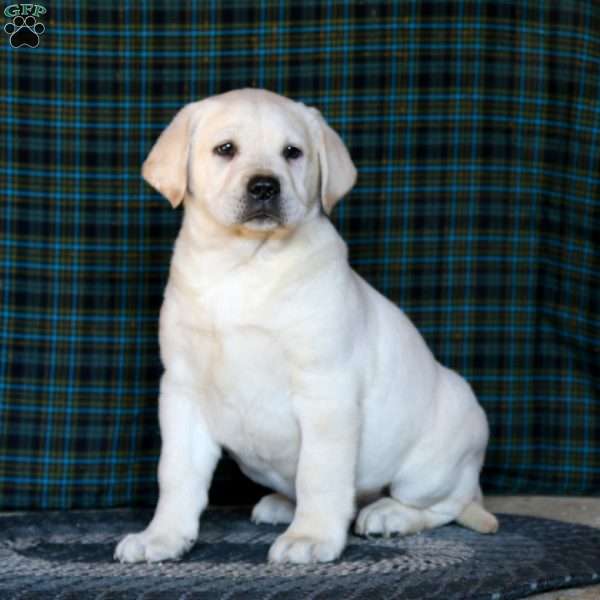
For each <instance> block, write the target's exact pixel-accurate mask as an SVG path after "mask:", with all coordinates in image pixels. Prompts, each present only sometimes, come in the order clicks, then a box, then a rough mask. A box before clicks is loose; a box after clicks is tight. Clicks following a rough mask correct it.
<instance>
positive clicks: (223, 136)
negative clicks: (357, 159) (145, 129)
mask: <svg viewBox="0 0 600 600" xmlns="http://www.w3.org/2000/svg"><path fill="white" fill-rule="evenodd" d="M142 174H143V176H144V178H145V179H146V181H147V182H148V183H149V184H150V185H152V186H153V187H154V188H156V189H157V190H158V191H159V192H160V193H161V194H163V195H164V196H165V197H166V198H167V199H168V200H169V202H170V203H171V204H172V206H173V207H175V206H177V205H178V204H179V203H180V202H181V201H182V200H183V198H184V196H186V192H187V196H188V198H189V201H190V202H191V203H192V204H195V203H201V205H202V206H203V208H204V209H205V210H206V211H207V212H208V214H209V215H210V216H211V217H212V218H213V219H215V220H216V221H217V222H218V223H220V224H221V225H224V226H226V227H230V226H236V227H240V226H241V227H244V228H248V229H251V230H259V231H260V230H272V229H276V228H278V227H294V226H295V225H297V224H298V223H300V222H301V221H302V220H303V219H305V218H306V217H307V215H309V214H314V213H315V212H317V211H318V210H319V204H321V205H322V206H323V208H324V210H325V211H326V212H327V213H329V212H330V211H331V210H332V208H333V206H334V205H335V203H336V202H337V201H338V200H339V199H340V198H341V197H342V196H343V195H344V194H345V193H346V192H348V191H349V190H350V188H351V187H352V186H353V185H354V181H355V180H356V169H355V168H354V165H353V163H352V160H351V159H350V155H349V154H348V150H347V149H346V147H345V146H344V143H343V142H342V140H341V139H340V137H339V136H338V135H337V133H335V131H333V129H331V127H329V126H328V125H327V124H326V123H325V121H324V119H323V117H322V116H321V114H320V113H319V111H318V110H316V109H314V108H309V107H307V106H304V105H303V104H301V103H299V102H293V101H291V100H288V99H287V98H284V97H282V96H279V95H277V94H274V93H272V92H267V91H266V90H255V89H245V90H236V91H233V92H227V93H225V94H221V95H219V96H213V97H211V98H207V99H206V100H202V101H200V102H194V103H192V104H188V105H187V106H185V107H184V108H183V109H181V110H180V111H179V113H177V115H176V116H175V118H174V119H173V121H172V122H171V124H170V125H169V126H168V127H167V128H166V129H165V130H164V131H163V133H162V134H161V136H160V137H159V138H158V140H157V142H156V144H155V145H154V147H153V148H152V151H151V152H150V154H149V156H148V158H147V159H146V161H145V162H144V165H143V168H142ZM187 201H188V200H186V202H187Z"/></svg>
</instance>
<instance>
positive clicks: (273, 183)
mask: <svg viewBox="0 0 600 600" xmlns="http://www.w3.org/2000/svg"><path fill="white" fill-rule="evenodd" d="M246 189H247V190H248V196H249V197H250V199H251V200H255V201H261V202H264V201H266V200H274V199H275V198H277V197H278V196H279V190H280V188H279V181H278V180H277V179H275V177H266V176H264V175H257V176H255V177H253V178H252V179H251V180H250V181H249V182H248V186H247V188H246Z"/></svg>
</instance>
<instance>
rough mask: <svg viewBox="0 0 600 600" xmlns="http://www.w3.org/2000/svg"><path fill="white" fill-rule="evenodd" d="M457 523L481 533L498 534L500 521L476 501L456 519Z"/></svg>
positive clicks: (468, 505)
mask: <svg viewBox="0 0 600 600" xmlns="http://www.w3.org/2000/svg"><path fill="white" fill-rule="evenodd" d="M456 522H457V523H460V524H461V525H462V526H463V527H468V528H469V529H474V530H475V531H478V532H479V533H496V531H498V519H496V517H495V516H494V515H493V514H492V513H489V512H488V511H487V510H485V508H483V506H481V504H479V503H477V502H475V501H473V502H471V503H470V504H467V508H465V510H463V511H462V512H461V513H460V515H459V516H458V517H457V518H456Z"/></svg>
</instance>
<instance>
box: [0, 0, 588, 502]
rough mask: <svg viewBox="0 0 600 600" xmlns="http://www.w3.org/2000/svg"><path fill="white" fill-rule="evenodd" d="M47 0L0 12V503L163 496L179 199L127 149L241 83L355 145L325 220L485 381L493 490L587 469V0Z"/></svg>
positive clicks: (559, 480) (440, 345)
mask: <svg viewBox="0 0 600 600" xmlns="http://www.w3.org/2000/svg"><path fill="white" fill-rule="evenodd" d="M44 1H45V3H44V4H43V7H44V8H45V9H46V11H45V12H44V13H43V14H42V13H41V11H38V14H37V16H36V17H34V19H35V23H36V24H35V25H34V24H33V21H31V20H29V21H26V20H24V23H23V24H22V23H21V22H20V21H18V20H17V21H16V22H15V18H16V16H15V10H17V11H21V12H20V13H19V14H21V13H22V11H23V9H22V6H21V5H17V8H16V9H15V7H14V5H10V4H9V2H5V4H4V8H7V7H8V8H7V11H6V12H5V13H4V14H3V18H4V24H9V23H10V24H11V27H9V28H8V29H7V30H5V32H0V35H2V38H1V39H0V42H1V43H0V53H1V63H0V64H1V71H0V82H1V83H0V85H1V86H2V89H1V92H0V93H1V96H2V98H1V102H0V136H1V137H0V143H1V154H0V175H1V184H2V201H1V202H0V215H1V217H0V231H1V233H0V248H1V251H0V265H1V269H0V283H1V288H0V297H1V316H0V339H1V343H0V509H17V508H19V509H26V508H30V509H31V508H33V509H35V508H44V509H45V508H70V507H111V506H118V505H128V504H139V505H142V504H143V505H152V504H153V503H154V502H155V500H156V495H157V484H156V467H157V460H158V454H159V447H160V439H159V428H158V415H157V392H158V382H159V377H160V374H161V365H160V360H159V352H158V340H157V325H158V311H159V307H160V303H161V298H162V291H163V287H164V285H165V282H166V277H167V273H168V266H169V257H170V252H171V248H172V244H173V241H174V239H175V236H176V233H177V231H178V226H179V223H180V219H181V214H182V213H181V211H180V210H177V211H172V210H171V209H170V208H169V206H168V203H167V202H166V201H164V200H163V199H162V198H160V197H159V196H158V195H157V194H156V193H155V192H154V191H153V190H151V189H150V188H149V187H148V186H147V185H146V184H145V183H144V182H143V181H142V179H141V177H140V165H141V163H142V161H143V159H144V158H145V156H146V154H147V153H148V151H149V149H150V147H151V146H152V143H153V141H154V140H155V139H156V137H157V136H158V134H159V133H160V131H161V130H162V128H163V127H164V126H165V125H166V124H167V123H168V122H169V120H170V119H171V118H172V116H173V115H174V114H175V112H176V111H177V110H178V109H179V108H180V107H181V106H182V105H183V104H185V103H186V102H189V101H191V100H196V99H199V98H202V97H205V96H207V95H211V94H215V93H218V92H223V91H226V90H229V89H233V88H239V87H245V86H254V87H265V88H269V89H271V90H273V91H276V92H279V93H282V94H285V95H287V96H290V97H292V98H294V99H298V100H301V101H303V102H306V103H308V104H311V105H315V106H317V107H319V108H320V109H321V110H322V112H323V114H324V115H325V117H326V118H327V119H328V121H329V122H330V123H331V124H332V126H333V127H334V128H336V129H337V130H338V131H339V132H340V134H341V135H342V137H343V138H344V140H345V141H346V143H347V145H348V146H349V148H350V150H351V153H352V156H353V158H354V160H355V162H356V165H357V167H358V171H359V179H358V183H357V185H356V187H355V188H354V190H353V191H352V192H351V193H350V194H349V195H348V197H347V198H346V199H345V200H344V201H343V202H342V203H341V204H340V205H339V207H338V208H337V209H336V211H335V214H334V215H333V220H334V222H335V223H336V225H337V227H338V228H339V230H340V231H341V233H342V234H343V236H344V238H345V239H346V240H347V241H348V244H349V248H350V255H351V262H352V264H353V265H354V267H355V268H356V269H357V270H358V271H359V272H360V273H361V274H362V275H363V276H364V277H365V278H366V279H367V280H368V281H370V282H371V283H372V284H373V285H374V286H375V287H377V288H378V289H379V290H381V291H382V292H383V293H384V294H386V295H387V296H389V297H390V298H391V299H392V300H393V301H395V302H397V303H398V304H399V305H400V306H401V307H402V308H403V309H404V310H405V311H406V312H407V314H408V315H409V316H410V317H411V319H412V320H413V321H414V322H415V324H416V325H417V326H418V328H419V329H420V331H421V332H422V333H423V334H424V336H425V338H426V339H427V341H428V343H429V345H430V347H431V348H432V350H433V351H434V352H435V354H436V355H437V357H438V358H439V359H440V361H442V362H443V363H445V364H447V365H448V366H450V367H452V368H455V369H457V370H458V371H460V372H461V373H463V374H464V375H465V376H466V377H467V379H468V380H469V381H470V382H471V384H472V385H473V387H474V389H475V391H476V392H477V394H478V396H479V398H480V400H481V403H482V404H483V406H484V407H485V409H486V411H487V414H488V416H489V420H490V425H491V441H490V446H489V452H488V456H487V463H486V467H485V469H484V473H483V484H484V490H485V491H488V492H489V491H495V492H531V493H582V494H583V493H586V494H593V493H598V492H600V404H599V401H600V397H599V380H598V376H599V372H600V365H599V358H600V354H599V350H600V347H599V339H600V338H599V334H600V331H599V329H600V326H599V320H598V309H599V304H600V302H599V293H600V292H599V290H600V280H599V266H600V265H599V262H600V261H599V254H598V245H597V239H598V237H599V236H598V221H599V214H598V204H599V199H600V187H599V186H600V5H598V3H595V2H584V1H569V0H561V1H552V2H551V1H543V0H542V1H536V2H527V1H484V0H482V1H476V2H466V1H452V0H447V1H429V2H425V1H424V2H360V3H358V2H356V3H355V2H322V1H314V0H304V1H303V2H289V3H288V2H278V1H273V0H261V1H254V2H242V1H240V2H217V1H216V0H211V1H210V2H208V1H207V2H197V3H188V2H185V3H184V2H137V3H136V2H130V1H123V2H118V3H117V2H108V1H107V2H75V1H73V2H50V1H49V0H44ZM30 12H31V10H30ZM17 16H18V15H17ZM25 16H26V15H25ZM29 16H31V15H29ZM27 23H29V25H27ZM38 23H41V24H43V26H44V27H43V28H42V27H39V25H38V26H36V25H37V24H38ZM22 27H29V30H22ZM42 29H43V32H41V33H40V31H41V30H42ZM9 33H11V35H9ZM17 34H19V35H17ZM25 34H26V35H25ZM32 34H33V39H35V40H37V41H39V45H38V46H37V47H31V45H33V44H32V43H30V44H29V45H19V44H20V43H21V42H22V41H23V40H24V39H28V40H30V41H31V39H32ZM15 36H16V37H15ZM13 46H15V47H13ZM398 392H399V394H401V393H402V390H398ZM224 467H225V468H222V469H221V470H220V471H219V473H218V476H217V485H221V484H222V485H226V484H227V482H228V481H230V480H231V479H232V478H233V479H235V478H237V477H240V475H239V474H237V473H236V472H235V471H234V470H232V469H231V468H230V465H228V463H225V464H224ZM231 489H232V490H233V489H236V490H237V489H238V488H237V486H232V488H231ZM230 499H231V500H232V501H235V502H239V501H242V500H243V498H240V497H239V493H238V494H236V496H233V497H231V498H230Z"/></svg>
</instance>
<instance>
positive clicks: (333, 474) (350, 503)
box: [269, 387, 359, 563]
mask: <svg viewBox="0 0 600 600" xmlns="http://www.w3.org/2000/svg"><path fill="white" fill-rule="evenodd" d="M326 389H327V388H325V387H324V388H322V390H323V391H325V390H326ZM350 404H351V403H350V402H349V401H348V400H347V399H344V400H342V401H333V402H330V401H328V400H327V399H320V400H317V399H308V400H307V399H306V398H303V399H302V400H300V401H299V402H298V407H299V408H298V415H299V421H300V428H301V436H302V442H301V443H302V446H301V449H300V458H299V462H298V470H297V473H296V512H295V515H294V520H293V521H292V523H291V524H290V526H289V527H288V529H287V531H286V532H285V533H283V534H282V535H280V536H279V537H278V538H277V539H276V540H275V542H274V544H273V545H272V546H271V548H270V550H269V560H271V561H273V562H286V561H287V562H293V563H308V562H326V561H331V560H335V559H336V558H337V557H338V556H339V555H340V554H341V553H342V551H343V549H344V547H345V545H346V537H347V532H348V526H349V523H350V520H351V519H352V516H353V513H354V485H355V468H356V459H357V453H358V426H359V418H358V407H357V406H355V405H354V404H352V405H350Z"/></svg>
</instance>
